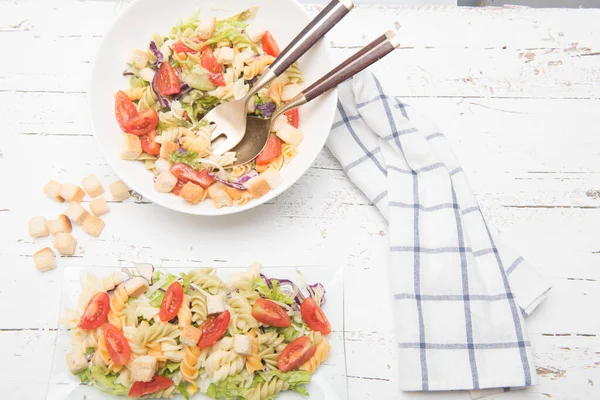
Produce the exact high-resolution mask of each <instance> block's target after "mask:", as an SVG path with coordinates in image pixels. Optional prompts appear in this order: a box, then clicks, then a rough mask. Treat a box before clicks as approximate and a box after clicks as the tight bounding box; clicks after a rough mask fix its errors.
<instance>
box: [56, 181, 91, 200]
mask: <svg viewBox="0 0 600 400" xmlns="http://www.w3.org/2000/svg"><path fill="white" fill-rule="evenodd" d="M59 194H60V197H62V198H63V199H65V200H66V201H69V202H75V203H81V200H83V196H85V192H84V191H83V189H82V188H80V187H79V186H77V185H74V184H72V183H64V184H63V185H62V186H61V188H60V192H59Z"/></svg>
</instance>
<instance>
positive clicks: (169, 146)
mask: <svg viewBox="0 0 600 400" xmlns="http://www.w3.org/2000/svg"><path fill="white" fill-rule="evenodd" d="M177 150H179V144H177V143H173V142H166V143H163V144H162V145H161V146H160V157H161V158H166V159H167V160H168V159H169V154H171V153H172V152H174V151H177Z"/></svg>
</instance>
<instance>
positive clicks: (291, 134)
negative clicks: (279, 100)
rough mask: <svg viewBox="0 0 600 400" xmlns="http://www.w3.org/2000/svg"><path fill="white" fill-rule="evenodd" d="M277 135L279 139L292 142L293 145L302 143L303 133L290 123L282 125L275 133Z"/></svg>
mask: <svg viewBox="0 0 600 400" xmlns="http://www.w3.org/2000/svg"><path fill="white" fill-rule="evenodd" d="M276 135H277V136H279V139H281V140H283V141H284V142H286V143H289V144H293V145H294V146H298V145H299V144H300V143H302V140H303V139H304V135H303V134H302V132H300V131H299V130H298V129H296V128H294V127H293V126H291V125H290V124H285V125H283V126H282V127H281V128H280V129H279V130H278V131H277V133H276Z"/></svg>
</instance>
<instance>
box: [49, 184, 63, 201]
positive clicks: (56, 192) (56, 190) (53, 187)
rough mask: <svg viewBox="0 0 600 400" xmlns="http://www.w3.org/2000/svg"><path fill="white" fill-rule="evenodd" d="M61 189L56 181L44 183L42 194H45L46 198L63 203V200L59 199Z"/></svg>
mask: <svg viewBox="0 0 600 400" xmlns="http://www.w3.org/2000/svg"><path fill="white" fill-rule="evenodd" d="M61 187H62V185H61V184H60V183H58V182H56V181H48V183H46V186H44V193H46V194H47V195H48V196H50V197H52V198H53V199H54V200H56V201H58V202H59V203H62V202H63V201H65V199H63V198H62V197H60V188H61Z"/></svg>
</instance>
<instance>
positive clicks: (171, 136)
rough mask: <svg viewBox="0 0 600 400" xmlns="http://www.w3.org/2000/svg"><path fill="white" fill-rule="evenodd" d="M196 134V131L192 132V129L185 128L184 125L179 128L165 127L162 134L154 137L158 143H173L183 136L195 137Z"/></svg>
mask: <svg viewBox="0 0 600 400" xmlns="http://www.w3.org/2000/svg"><path fill="white" fill-rule="evenodd" d="M195 136H196V134H195V133H194V132H192V131H191V130H190V129H187V128H184V127H181V126H180V127H177V128H169V129H165V130H163V131H162V132H161V134H160V135H158V136H157V137H156V139H154V140H155V141H156V143H160V144H163V143H167V142H171V143H177V141H178V140H179V139H181V138H182V137H195Z"/></svg>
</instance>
